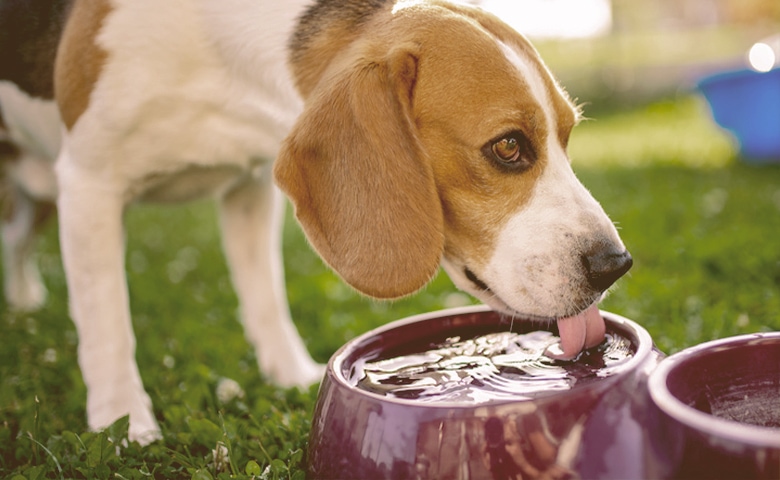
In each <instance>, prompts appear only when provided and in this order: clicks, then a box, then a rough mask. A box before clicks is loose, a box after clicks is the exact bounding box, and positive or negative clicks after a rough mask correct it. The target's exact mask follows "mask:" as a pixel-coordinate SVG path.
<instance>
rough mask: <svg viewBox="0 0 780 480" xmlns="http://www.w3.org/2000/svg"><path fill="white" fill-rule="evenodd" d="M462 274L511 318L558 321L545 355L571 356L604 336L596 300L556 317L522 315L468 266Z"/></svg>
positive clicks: (493, 306) (494, 305)
mask: <svg viewBox="0 0 780 480" xmlns="http://www.w3.org/2000/svg"><path fill="white" fill-rule="evenodd" d="M463 273H464V275H465V276H466V278H467V279H468V280H469V281H470V282H471V283H473V284H474V285H475V286H476V287H477V288H479V289H480V293H481V294H480V295H479V297H480V299H481V300H483V301H484V302H485V303H487V304H488V305H489V306H490V307H492V308H493V309H495V310H498V311H501V312H503V313H506V314H508V315H511V316H512V317H515V318H524V319H527V320H535V321H555V322H557V324H558V334H559V336H560V339H561V341H560V343H559V344H557V345H554V346H552V347H551V348H549V349H548V350H547V355H548V356H550V357H553V358H556V359H559V360H571V359H573V358H575V357H576V356H577V355H578V354H579V353H580V352H581V351H582V350H585V349H588V348H592V347H595V346H596V345H598V344H600V343H601V342H602V341H603V340H604V334H605V333H606V325H605V324H604V319H603V318H602V317H601V313H600V312H599V308H598V300H596V301H594V302H593V303H591V304H590V305H589V306H588V307H587V308H585V309H584V310H582V311H580V312H579V313H577V314H575V315H571V316H564V317H559V318H544V317H539V316H537V315H526V314H523V313H522V312H520V311H518V310H516V309H514V308H512V307H511V306H510V305H509V304H507V303H506V302H505V301H503V300H502V299H501V297H499V296H498V295H497V294H496V293H495V292H494V291H493V290H491V289H490V286H488V284H487V283H485V282H484V281H483V280H482V279H480V278H479V277H477V275H476V274H475V273H474V272H472V271H471V270H470V269H469V268H468V267H466V268H464V269H463Z"/></svg>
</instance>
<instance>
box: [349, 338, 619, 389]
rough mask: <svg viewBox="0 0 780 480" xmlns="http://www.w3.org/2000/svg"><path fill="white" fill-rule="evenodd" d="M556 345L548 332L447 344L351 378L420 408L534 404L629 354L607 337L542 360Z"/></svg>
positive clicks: (604, 371)
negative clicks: (572, 353)
mask: <svg viewBox="0 0 780 480" xmlns="http://www.w3.org/2000/svg"><path fill="white" fill-rule="evenodd" d="M557 341H558V337H556V336H554V335H553V334H552V333H550V332H546V331H536V332H530V333H525V334H519V333H512V332H499V333H490V334H487V335H482V336H478V337H475V338H468V339H461V338H460V337H454V338H449V339H447V340H446V341H445V342H443V343H442V344H440V345H436V346H434V347H433V348H431V349H429V350H427V351H424V352H419V353H414V354H409V355H403V356H398V357H394V358H386V359H379V360H375V361H372V362H366V363H364V364H362V365H361V367H362V368H357V369H356V370H355V371H354V372H353V375H352V380H353V382H354V383H355V384H356V385H357V386H358V387H359V388H361V389H363V390H368V391H371V392H374V393H378V394H382V395H387V396H392V397H396V398H404V399H414V400H418V401H421V402H464V403H486V402H490V401H494V400H502V399H510V398H511V399H513V400H518V399H522V398H536V397H539V396H543V395H548V394H550V393H554V392H556V391H561V390H569V389H571V388H572V387H573V386H574V385H581V384H583V383H587V382H589V381H593V380H594V379H598V378H601V377H605V376H609V375H610V374H611V373H612V371H613V369H612V367H615V366H617V365H619V364H621V363H623V362H625V361H626V360H627V359H628V358H630V357H631V356H632V355H633V354H634V352H633V350H632V346H631V342H630V341H629V340H628V339H626V338H623V337H621V336H619V335H616V334H614V333H608V334H607V337H606V339H605V340H604V342H602V343H601V345H598V346H596V347H594V348H592V349H590V350H587V351H585V352H583V353H582V354H580V355H579V357H577V358H576V359H574V360H573V361H561V360H554V359H552V358H549V357H547V356H545V355H544V352H545V351H546V350H547V348H548V347H549V346H551V345H553V344H555V343H556V342H557Z"/></svg>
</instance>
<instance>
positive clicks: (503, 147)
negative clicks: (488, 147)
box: [492, 137, 520, 162]
mask: <svg viewBox="0 0 780 480" xmlns="http://www.w3.org/2000/svg"><path fill="white" fill-rule="evenodd" d="M492 149H493V153H494V154H495V155H496V157H498V159H499V160H501V161H502V162H515V161H517V159H518V158H520V143H519V142H518V141H517V139H516V138H514V137H507V138H502V139H501V140H499V141H497V142H496V143H494V144H493V147H492Z"/></svg>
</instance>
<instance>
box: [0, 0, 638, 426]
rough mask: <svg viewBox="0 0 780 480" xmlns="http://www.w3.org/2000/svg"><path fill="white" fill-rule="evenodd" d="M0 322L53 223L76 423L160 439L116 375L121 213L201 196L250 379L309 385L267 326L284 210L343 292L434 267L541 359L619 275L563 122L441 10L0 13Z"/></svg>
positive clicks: (133, 7) (503, 36) (533, 58)
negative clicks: (541, 344)
mask: <svg viewBox="0 0 780 480" xmlns="http://www.w3.org/2000/svg"><path fill="white" fill-rule="evenodd" d="M0 108H2V118H3V124H2V136H0V155H2V156H3V166H4V172H5V180H7V184H8V186H7V188H6V190H5V192H6V198H7V199H10V200H11V201H10V202H8V206H9V207H10V208H9V209H8V210H7V212H6V215H5V216H4V225H3V241H4V245H3V263H4V269H5V272H4V273H5V292H6V295H7V298H8V301H9V303H10V304H11V305H14V306H16V307H18V308H33V307H35V306H37V305H39V304H40V303H41V302H42V301H44V296H45V290H44V288H43V287H42V284H41V282H40V279H39V277H38V273H37V270H36V269H35V267H34V264H33V263H31V261H30V255H29V253H30V245H31V239H32V235H33V233H34V230H35V226H36V224H38V223H40V221H41V219H42V218H44V217H45V216H46V213H47V212H48V211H49V210H48V209H47V208H46V204H47V202H48V203H52V202H56V206H57V211H58V214H59V219H60V220H59V221H60V225H59V228H60V242H61V248H62V256H63V261H64V266H65V271H66V277H67V283H68V289H69V301H70V311H71V315H72V318H73V320H74V322H75V324H76V327H77V331H78V335H79V347H78V355H79V364H80V367H81V369H82V373H83V377H84V381H85V383H86V386H87V392H88V393H87V417H88V421H89V425H90V427H91V428H94V429H100V428H103V427H106V426H107V425H109V424H111V423H112V422H113V421H114V420H116V419H117V418H118V417H120V416H123V415H126V414H129V415H130V435H131V437H132V438H134V439H138V440H141V441H150V440H153V439H155V438H158V437H159V427H158V425H157V422H156V420H155V417H154V414H153V413H152V407H151V402H150V399H149V396H148V395H147V393H146V392H145V391H144V388H143V386H142V384H141V378H140V376H139V373H138V368H137V366H136V362H135V359H134V354H135V339H134V336H133V331H132V325H131V316H130V309H129V305H128V291H127V285H126V279H125V274H124V256H125V251H124V234H125V232H124V229H123V223H122V214H123V210H124V209H125V208H126V207H127V206H128V205H130V204H132V203H134V202H139V201H183V200H188V199H192V198H196V197H201V196H204V195H212V196H214V197H215V198H216V199H217V201H218V203H219V208H220V219H221V228H222V233H223V237H224V239H223V243H224V249H225V252H226V256H227V260H228V263H229V266H230V267H231V275H232V279H233V282H234V286H235V288H236V290H237V294H238V297H239V301H240V308H241V311H242V317H243V323H244V326H245V329H246V334H247V337H248V339H249V341H250V342H251V343H252V344H253V345H254V347H255V348H256V350H257V358H258V362H259V366H260V368H261V369H262V371H263V372H265V374H267V375H268V377H269V378H270V379H272V380H273V381H275V382H277V383H278V384H280V385H283V386H293V385H306V384H310V383H312V382H316V381H317V380H319V379H320V376H321V373H322V367H321V366H320V365H318V364H317V363H315V362H314V361H313V360H312V359H311V357H310V356H309V354H308V353H307V351H306V348H305V346H304V344H303V342H302V341H301V339H300V338H299V337H298V334H297V332H296V330H295V326H294V325H293V323H292V322H291V320H290V315H289V311H288V307H287V304H286V295H285V290H284V282H283V272H282V263H281V261H280V256H279V252H280V238H279V237H280V234H279V223H280V220H281V212H282V210H281V209H280V206H282V205H283V201H282V198H283V197H281V196H280V194H279V193H278V190H277V189H275V188H274V182H273V180H274V179H275V182H276V184H277V185H278V186H279V187H280V188H281V190H283V191H284V192H285V193H286V194H287V196H288V197H289V199H290V200H291V201H292V203H293V205H294V208H295V214H296V216H297V218H298V220H299V222H300V224H301V225H302V227H303V229H304V231H305V233H306V235H307V237H308V239H309V241H310V243H311V245H312V246H313V248H314V249H315V250H316V251H317V252H318V253H319V254H320V255H321V256H322V258H323V259H324V260H325V261H326V262H327V263H328V264H329V265H330V266H331V267H332V268H333V269H334V270H335V271H336V272H337V273H338V274H339V275H340V276H341V278H343V280H344V281H345V282H346V283H348V284H349V285H351V286H352V287H354V288H355V289H357V290H358V291H360V292H362V293H364V294H366V295H369V296H372V297H377V298H396V297H400V296H404V295H409V294H412V293H413V292H415V291H416V290H418V289H420V288H421V287H423V286H424V285H425V284H426V283H427V282H428V281H429V280H430V279H431V278H432V277H433V276H434V275H435V274H436V272H437V270H438V268H439V266H440V265H441V266H443V268H444V269H445V270H446V271H447V273H448V274H449V276H450V277H451V278H452V280H453V281H454V283H455V284H456V285H457V286H458V287H459V288H461V289H463V290H465V291H466V292H469V293H471V294H472V295H474V296H476V297H477V298H478V299H480V300H482V301H484V302H485V303H487V304H488V305H490V306H492V307H493V308H494V309H496V310H499V311H501V312H505V313H506V314H507V315H509V316H512V317H513V318H516V319H531V320H542V321H557V322H558V326H559V329H560V335H561V339H562V340H561V345H560V350H561V351H559V352H558V355H560V356H563V357H567V358H571V357H574V356H575V355H576V354H577V353H578V352H579V351H580V350H581V349H583V348H586V347H589V346H593V345H595V344H598V343H599V342H600V341H601V340H602V338H603V335H604V322H603V320H602V319H601V317H600V315H599V313H598V309H597V307H596V305H597V302H598V301H599V299H600V298H601V297H602V295H603V294H604V292H605V291H606V290H607V288H609V287H610V285H612V283H613V282H614V281H615V280H616V279H617V278H619V277H620V276H621V275H622V274H623V273H625V272H626V271H627V270H628V269H629V268H630V266H631V257H630V255H629V254H628V252H627V251H626V249H625V247H624V245H623V243H622V242H621V240H620V238H619V236H618V233H617V232H616V230H615V228H614V226H613V224H612V222H611V221H610V220H609V218H608V217H607V215H606V214H605V213H604V211H603V210H602V208H601V207H600V205H599V204H598V203H597V202H596V200H594V199H593V197H592V196H591V195H590V193H588V191H587V190H586V189H585V188H584V187H583V186H582V184H580V182H579V181H578V180H577V178H576V177H575V175H574V173H573V172H572V169H571V167H570V164H569V160H568V158H567V154H566V145H567V142H568V140H569V134H570V133H571V131H572V128H573V127H574V126H575V125H576V124H577V121H578V120H579V116H580V115H579V112H578V109H577V108H576V107H575V106H574V105H573V104H572V102H571V101H570V99H569V98H568V96H567V95H566V93H565V92H564V91H563V89H562V88H561V87H560V86H559V85H558V84H557V83H556V81H555V80H554V79H553V77H552V75H551V74H550V72H549V71H548V70H547V68H546V67H545V65H544V64H543V63H542V60H541V59H540V58H539V56H538V54H537V52H536V51H535V50H534V48H533V47H532V46H531V45H530V44H529V42H528V41H527V40H526V39H525V38H524V37H523V36H522V35H520V34H519V33H517V32H516V31H514V30H512V29H511V28H510V27H508V26H507V25H505V24H504V23H502V22H501V21H500V19H498V18H496V17H495V16H492V15H490V14H488V13H486V12H484V11H482V10H480V9H478V8H475V7H472V6H468V5H461V4H456V3H451V2H447V1H444V0H398V1H394V0H316V1H315V0H289V1H285V2H277V1H261V0H166V1H164V2H160V1H159V0H29V1H26V2H3V3H0Z"/></svg>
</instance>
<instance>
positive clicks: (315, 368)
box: [261, 359, 325, 388]
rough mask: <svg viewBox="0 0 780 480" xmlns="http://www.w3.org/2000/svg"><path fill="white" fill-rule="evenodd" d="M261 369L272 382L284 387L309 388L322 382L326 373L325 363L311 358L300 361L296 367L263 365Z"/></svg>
mask: <svg viewBox="0 0 780 480" xmlns="http://www.w3.org/2000/svg"><path fill="white" fill-rule="evenodd" d="M261 370H262V371H264V372H265V373H266V375H268V377H269V380H270V381H271V382H273V383H275V384H276V385H279V386H280V387H284V388H291V387H299V388H308V387H310V386H311V385H314V384H315V383H318V382H320V381H321V380H322V378H323V376H324V375H325V365H324V364H321V363H316V362H314V361H313V360H311V359H307V361H305V362H298V364H297V366H296V367H295V368H290V366H289V365H277V368H273V369H268V368H263V366H262V365H261Z"/></svg>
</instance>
